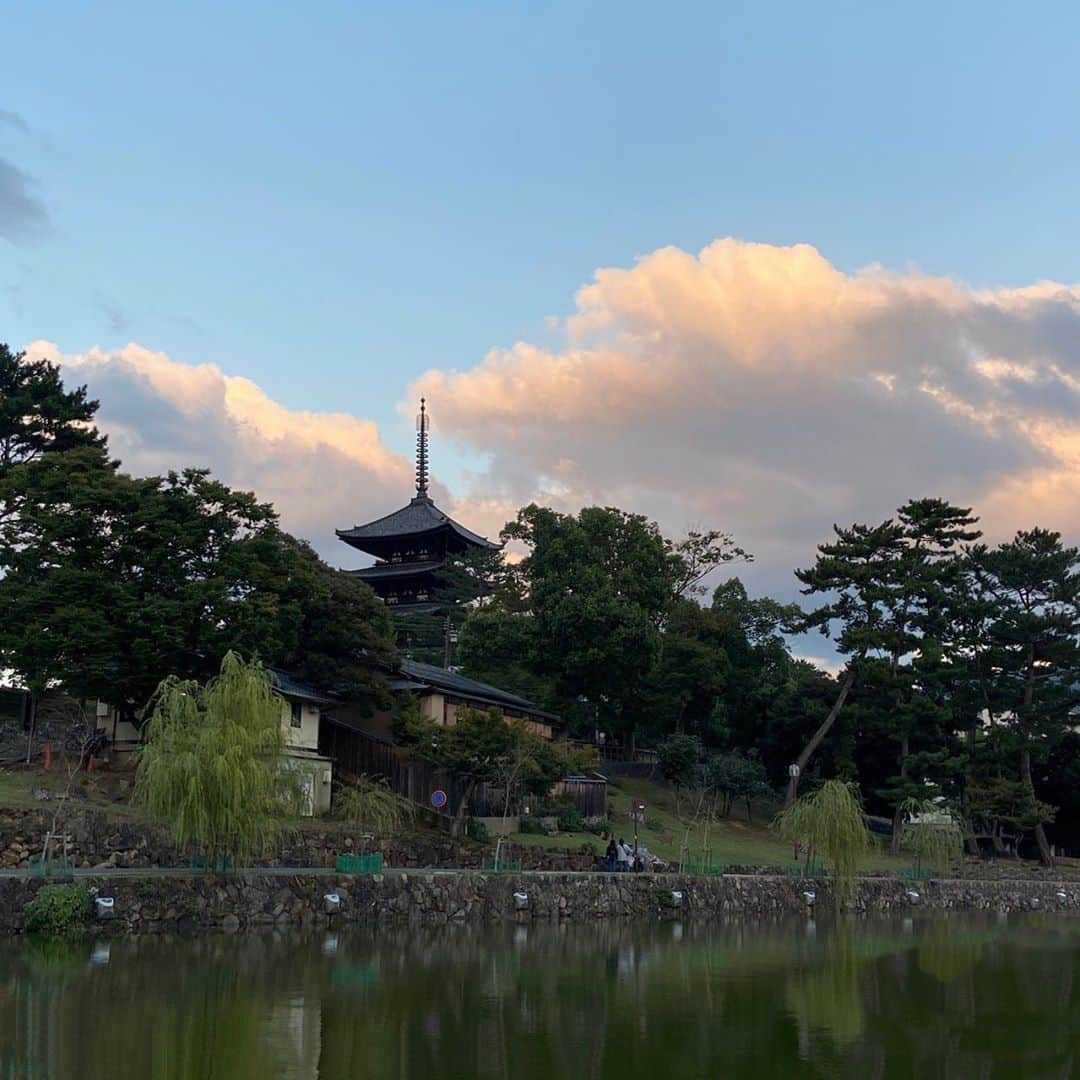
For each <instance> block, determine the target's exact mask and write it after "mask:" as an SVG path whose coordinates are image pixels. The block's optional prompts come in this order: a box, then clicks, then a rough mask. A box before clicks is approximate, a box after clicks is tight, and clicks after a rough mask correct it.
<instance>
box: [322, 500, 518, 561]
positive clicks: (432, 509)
mask: <svg viewBox="0 0 1080 1080" xmlns="http://www.w3.org/2000/svg"><path fill="white" fill-rule="evenodd" d="M335 531H336V532H337V535H338V538H339V539H340V540H344V541H345V543H346V544H350V545H352V547H354V548H359V549H360V550H361V551H371V553H372V554H378V552H379V551H382V550H385V549H386V547H387V546H388V542H390V541H394V540H398V539H405V538H406V537H411V538H417V537H420V536H422V535H424V534H432V533H439V532H442V531H446V532H448V533H449V534H451V535H452V536H454V537H456V538H457V539H458V541H459V542H460V543H461V544H463V545H464V546H465V547H480V548H488V549H489V550H492V551H495V550H497V549H498V547H499V545H498V544H496V543H494V542H493V541H491V540H488V539H487V538H486V537H484V536H479V535H477V534H476V533H474V532H473V531H472V530H471V529H466V528H465V526H464V525H461V524H459V523H458V522H456V521H455V520H454V519H453V518H452V517H450V516H449V515H448V514H444V513H443V512H442V511H441V510H440V509H439V508H438V507H437V506H436V505H435V504H434V503H433V502H432V501H431V499H430V498H428V497H427V496H426V495H417V496H416V497H415V498H414V499H412V500H411V501H410V502H409V504H408V505H407V506H403V507H402V508H401V509H400V510H395V511H394V512H393V513H392V514H387V515H386V516H385V517H381V518H376V519H375V520H374V521H369V522H368V523H367V524H366V525H354V526H353V527H352V528H351V529H337V530H335Z"/></svg>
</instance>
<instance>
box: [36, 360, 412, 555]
mask: <svg viewBox="0 0 1080 1080" xmlns="http://www.w3.org/2000/svg"><path fill="white" fill-rule="evenodd" d="M26 351H27V354H28V355H29V356H31V357H40V356H43V357H47V358H49V359H51V360H53V361H54V362H57V363H59V364H60V365H61V367H62V369H63V374H64V378H65V381H66V382H68V383H69V384H71V385H76V384H83V383H85V384H87V386H88V387H89V390H90V394H91V396H93V397H95V398H98V399H100V401H101V409H100V412H99V414H98V421H99V425H100V427H101V429H102V430H103V431H105V432H107V433H108V435H109V444H110V448H111V450H112V452H113V454H115V455H116V456H117V457H118V458H120V460H121V461H122V462H123V465H124V468H125V469H126V470H127V471H129V472H132V473H134V474H137V475H153V474H159V473H162V472H165V471H167V470H169V469H181V468H184V467H186V466H189V465H194V466H204V467H207V468H210V469H211V470H212V471H213V473H214V475H215V476H217V477H219V478H220V479H222V480H224V481H225V482H226V483H227V484H229V485H230V486H232V487H235V488H240V489H243V490H253V491H255V492H256V494H257V495H258V496H259V497H260V498H262V499H264V500H269V501H271V502H273V503H274V504H275V506H277V508H278V510H279V512H280V513H281V517H282V523H283V525H284V526H285V527H286V528H287V529H289V530H290V531H293V532H296V533H298V534H299V535H302V536H304V537H306V538H307V539H308V540H310V541H311V542H312V543H313V544H314V546H315V547H316V548H317V549H318V550H319V551H320V552H321V553H322V554H323V555H324V557H326V558H328V559H329V560H330V561H331V562H334V563H335V564H339V565H360V564H361V562H362V561H363V559H364V557H363V556H362V555H360V554H359V553H356V552H350V550H349V549H348V548H347V547H345V545H344V544H342V543H341V542H340V541H339V540H337V538H336V537H335V536H334V529H335V528H347V527H349V526H351V525H353V524H355V523H356V521H357V520H368V519H369V518H372V517H377V516H379V515H380V514H383V513H387V512H389V511H390V510H393V509H396V508H397V507H398V506H400V505H401V504H402V502H404V501H405V498H406V497H407V496H408V494H409V493H410V491H411V487H412V466H411V463H410V462H409V461H407V460H406V459H405V458H403V457H401V456H400V455H398V454H395V453H393V452H392V451H390V450H388V449H387V448H386V447H385V446H384V445H383V443H382V440H381V438H380V436H379V430H378V427H377V425H376V424H374V423H373V422H371V421H369V420H359V419H357V418H356V417H353V416H349V415H346V414H343V413H313V412H294V411H291V410H290V409H288V408H286V407H285V406H284V405H281V404H280V403H278V402H276V401H274V400H273V399H272V398H270V397H269V396H268V395H267V394H266V393H265V392H264V391H263V390H262V389H260V387H259V386H258V385H257V384H255V383H254V382H252V381H251V380H250V379H246V378H241V377H239V376H235V375H226V374H225V373H224V372H222V371H221V369H220V368H218V367H216V366H214V365H213V364H195V365H191V364H184V363H181V362H179V361H177V360H173V359H171V358H170V357H169V356H167V355H166V354H165V353H161V352H152V351H151V350H149V349H145V348H143V347H142V346H140V345H135V344H131V345H127V346H125V347H124V348H122V349H118V350H116V351H112V352H106V351H102V350H100V349H97V348H95V349H91V350H90V351H88V352H85V353H80V354H77V355H64V354H62V353H61V352H60V350H59V349H58V348H57V346H56V345H54V344H53V343H51V342H47V341H35V342H32V343H31V344H30V345H28V346H27V347H26Z"/></svg>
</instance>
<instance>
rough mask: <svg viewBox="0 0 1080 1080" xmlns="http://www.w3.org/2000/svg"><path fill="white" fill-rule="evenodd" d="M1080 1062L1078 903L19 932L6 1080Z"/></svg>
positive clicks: (9, 984) (1060, 1068) (1073, 1069)
mask: <svg viewBox="0 0 1080 1080" xmlns="http://www.w3.org/2000/svg"><path fill="white" fill-rule="evenodd" d="M1074 1075H1078V1076H1080V922H1077V923H1074V922H1073V921H1071V920H1069V919H1067V918H1064V917H1058V918H1054V917H1051V916H1038V915H1028V916H1024V917H1012V918H1010V919H1009V920H1007V921H1005V920H999V919H997V918H996V917H993V916H991V917H989V918H985V919H981V920H978V919H971V918H959V917H953V918H951V919H949V920H947V921H946V920H940V919H939V920H929V919H927V920H925V921H924V920H916V921H915V922H914V923H912V922H911V921H910V920H908V921H903V920H897V921H895V922H852V923H843V922H842V923H840V924H836V925H834V924H830V923H825V922H819V923H818V924H817V925H816V926H814V925H813V924H807V923H806V922H805V921H799V922H794V923H790V924H779V925H775V926H770V927H753V926H749V925H745V924H731V925H712V926H708V925H702V924H698V923H687V924H685V925H679V924H672V923H652V924H648V925H636V924H618V925H614V924H607V925H604V924H602V925H595V924H593V925H586V926H577V925H566V926H540V925H533V926H528V927H526V926H515V925H506V926H499V927H493V928H485V929H470V928H464V927H455V928H445V929H413V930H381V931H377V932H374V931H360V930H351V931H350V930H342V931H341V932H339V933H329V934H327V933H322V932H320V933H318V934H316V935H313V936H303V937H273V936H242V935H241V936H236V937H226V936H220V937H219V936H215V937H201V938H193V939H192V938H187V939H171V940H170V939H142V940H117V941H113V942H111V943H110V944H109V945H107V946H106V945H105V944H104V943H97V944H95V943H92V942H83V943H79V944H75V945H64V946H56V945H52V946H45V945H38V944H34V943H31V942H23V941H18V942H8V943H3V944H0V1078H10V1077H17V1078H19V1080H34V1078H38V1077H41V1078H48V1080H66V1078H68V1077H71V1078H80V1080H98V1078H101V1080H106V1078H107V1080H128V1078H142V1077H154V1078H162V1080H165V1078H179V1077H183V1078H185V1080H187V1078H199V1080H207V1078H222V1080H256V1078H258V1080H267V1078H271V1077H289V1078H294V1077H309V1078H314V1077H320V1078H322V1080H337V1078H339V1077H340V1078H345V1077H350V1078H351V1077H372V1078H384V1077H385V1078H394V1080H413V1078H416V1080H420V1078H422V1080H429V1078H459V1077H500V1078H501V1077H513V1078H517V1080H533V1078H540V1077H543V1078H562V1077H568V1078H569V1077H573V1078H592V1077H611V1078H618V1080H639V1078H646V1077H648V1078H650V1080H651V1078H658V1080H664V1078H669V1077H670V1078H679V1077H734V1078H742V1077H754V1078H756V1077H785V1078H790V1077H857V1078H859V1080H877V1078H886V1077H920V1078H929V1077H965V1078H966V1077H972V1078H975V1077H978V1078H980V1080H991V1078H997V1077H1002V1078H1006V1077H1007V1078H1022V1080H1031V1078H1037V1077H1070V1076H1074Z"/></svg>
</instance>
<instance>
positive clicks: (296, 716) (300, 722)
mask: <svg viewBox="0 0 1080 1080" xmlns="http://www.w3.org/2000/svg"><path fill="white" fill-rule="evenodd" d="M303 709H304V707H303V706H302V705H301V704H300V702H299V701H294V702H293V703H292V706H291V709H290V712H289V725H290V727H303V726H304V712H303Z"/></svg>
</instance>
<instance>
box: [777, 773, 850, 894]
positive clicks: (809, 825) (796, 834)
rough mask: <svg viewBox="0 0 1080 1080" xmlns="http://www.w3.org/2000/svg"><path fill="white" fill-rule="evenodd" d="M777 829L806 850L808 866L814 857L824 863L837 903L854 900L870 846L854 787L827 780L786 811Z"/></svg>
mask: <svg viewBox="0 0 1080 1080" xmlns="http://www.w3.org/2000/svg"><path fill="white" fill-rule="evenodd" d="M774 827H775V828H776V830H777V831H778V832H779V834H780V837H781V839H783V840H787V841H788V842H790V843H797V844H801V845H802V846H803V848H804V849H805V850H806V852H807V861H808V864H809V863H810V862H811V861H812V860H813V858H814V856H815V855H820V856H821V857H822V858H823V859H824V860H825V862H826V863H827V864H828V866H829V867H830V868H831V870H832V874H833V888H834V890H835V893H836V898H837V900H840V901H845V900H850V899H851V898H852V897H853V896H854V894H855V887H856V883H857V880H858V872H859V867H860V866H861V865H862V862H863V859H864V858H865V857H866V855H867V853H868V852H869V850H870V844H871V841H870V833H869V831H868V830H867V828H866V822H865V820H864V819H863V811H862V803H861V802H860V800H859V792H858V789H857V788H856V787H855V785H854V784H847V783H845V782H844V781H842V780H826V781H825V783H824V784H822V785H821V787H820V788H818V790H817V791H815V792H812V793H811V794H809V795H804V796H803V797H802V798H801V799H799V800H798V801H797V802H795V803H792V805H791V806H788V807H786V808H785V809H784V810H783V811H782V812H781V813H780V814H779V815H778V816H777V818H776V821H775V823H774Z"/></svg>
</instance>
